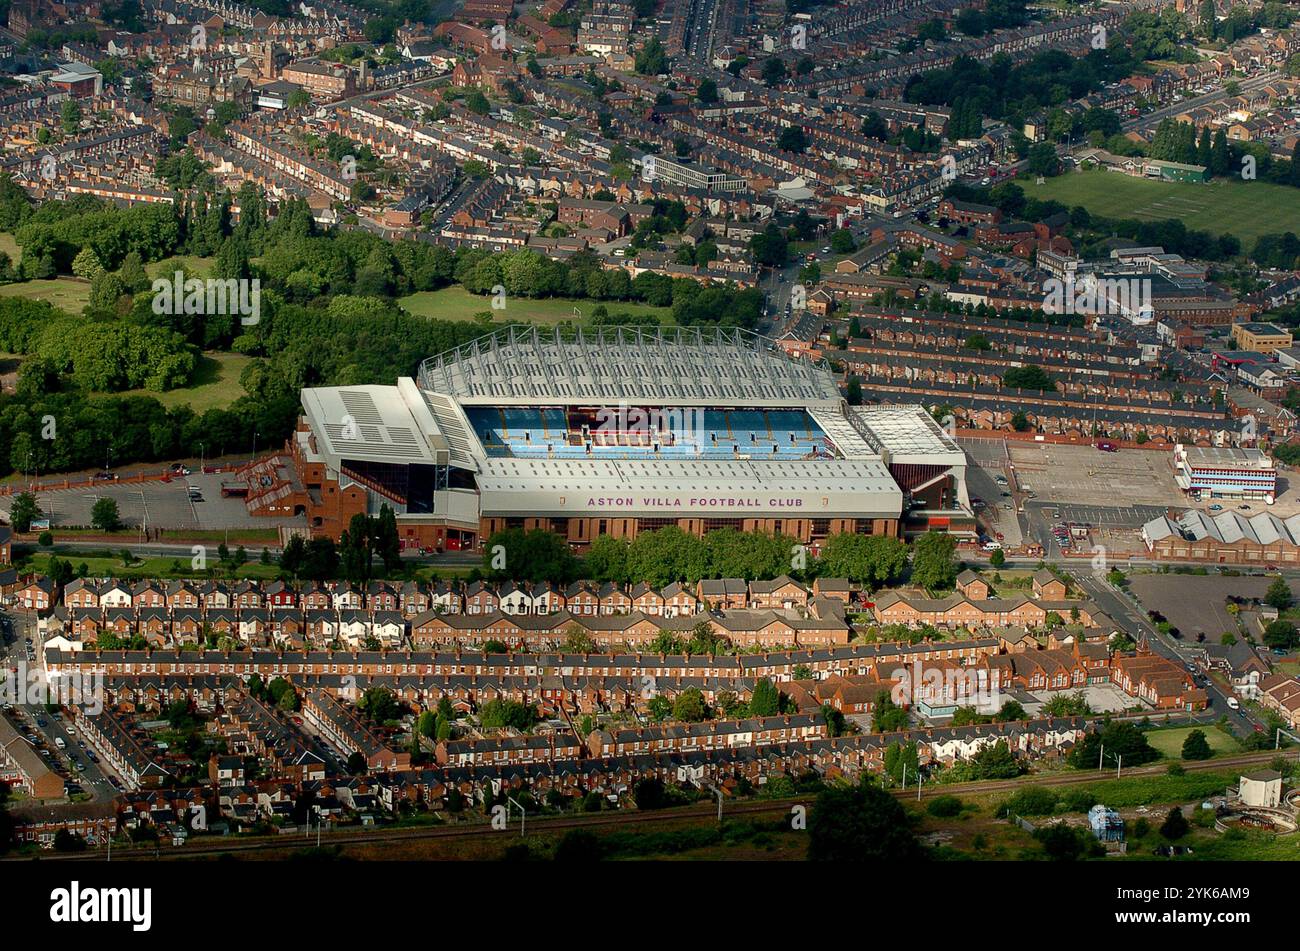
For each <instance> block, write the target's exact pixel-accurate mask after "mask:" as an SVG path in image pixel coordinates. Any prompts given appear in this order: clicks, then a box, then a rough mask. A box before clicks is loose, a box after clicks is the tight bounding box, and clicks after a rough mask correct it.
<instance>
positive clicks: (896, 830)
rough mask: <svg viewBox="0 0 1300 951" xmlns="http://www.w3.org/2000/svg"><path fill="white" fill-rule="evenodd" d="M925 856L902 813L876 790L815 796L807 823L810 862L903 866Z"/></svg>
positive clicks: (890, 798)
mask: <svg viewBox="0 0 1300 951" xmlns="http://www.w3.org/2000/svg"><path fill="white" fill-rule="evenodd" d="M923 857H924V852H923V850H922V848H921V846H920V844H919V843H918V842H917V840H916V836H915V835H914V834H913V832H912V829H911V825H910V824H909V822H908V818H907V813H906V812H904V811H903V807H902V806H901V805H899V803H898V800H897V799H895V798H894V797H893V796H892V795H890V794H889V793H887V792H886V791H885V790H883V789H881V788H880V787H878V786H871V785H858V786H852V787H847V788H845V787H840V786H832V787H829V788H827V789H824V790H822V791H821V792H820V793H819V794H818V795H817V801H816V803H815V804H814V805H813V811H812V816H810V817H809V820H808V859H809V860H810V861H814V862H836V861H841V862H872V861H884V862H890V861H908V860H914V859H919V858H923Z"/></svg>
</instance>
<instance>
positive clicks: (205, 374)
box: [118, 351, 253, 416]
mask: <svg viewBox="0 0 1300 951" xmlns="http://www.w3.org/2000/svg"><path fill="white" fill-rule="evenodd" d="M252 362H253V358H252V357H249V356H245V355H244V354H242V353H221V352H215V351H214V352H212V353H203V354H200V355H199V359H198V363H197V364H196V365H195V367H194V375H193V376H192V377H191V378H190V385H189V386H183V387H179V388H177V389H174V390H166V391H164V392H162V393H155V392H153V391H152V390H126V391H124V392H122V393H121V394H118V395H120V396H151V397H153V398H154V399H156V400H157V401H158V402H159V403H161V404H162V405H163V406H165V407H166V408H167V409H173V408H175V407H177V406H186V405H187V406H189V407H190V409H192V410H194V412H195V413H197V414H198V415H200V416H202V415H203V414H204V413H206V412H207V411H208V410H210V409H225V408H226V407H228V406H230V404H231V403H233V402H235V400H237V399H239V398H240V397H241V396H246V395H247V391H246V390H245V389H244V387H243V386H242V385H240V382H239V376H240V374H241V373H243V372H244V368H245V367H246V366H248V365H249V364H250V363H252Z"/></svg>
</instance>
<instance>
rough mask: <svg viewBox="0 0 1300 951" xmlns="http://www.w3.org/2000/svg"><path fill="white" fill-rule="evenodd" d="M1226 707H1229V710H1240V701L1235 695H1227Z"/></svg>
mask: <svg viewBox="0 0 1300 951" xmlns="http://www.w3.org/2000/svg"><path fill="white" fill-rule="evenodd" d="M1228 709H1229V710H1240V709H1241V701H1240V700H1238V699H1237V698H1236V697H1229V698H1228Z"/></svg>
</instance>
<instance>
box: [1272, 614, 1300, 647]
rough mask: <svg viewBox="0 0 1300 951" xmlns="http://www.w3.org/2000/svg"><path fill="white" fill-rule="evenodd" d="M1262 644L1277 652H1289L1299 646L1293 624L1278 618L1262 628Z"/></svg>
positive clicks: (1298, 639) (1298, 637)
mask: <svg viewBox="0 0 1300 951" xmlns="http://www.w3.org/2000/svg"><path fill="white" fill-rule="evenodd" d="M1264 643H1265V644H1267V645H1268V646H1269V647H1273V648H1276V649H1278V650H1291V649H1292V648H1294V647H1296V646H1297V645H1300V635H1297V634H1296V626H1295V625H1294V624H1292V623H1291V622H1290V621H1287V620H1283V619H1282V618H1278V619H1277V620H1276V621H1272V622H1270V623H1269V625H1268V627H1266V628H1264Z"/></svg>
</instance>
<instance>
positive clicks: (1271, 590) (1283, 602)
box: [1264, 575, 1291, 611]
mask: <svg viewBox="0 0 1300 951" xmlns="http://www.w3.org/2000/svg"><path fill="white" fill-rule="evenodd" d="M1264 603H1265V604H1271V605H1272V606H1273V607H1275V608H1277V609H1278V610H1279V611H1285V610H1286V609H1287V608H1289V607H1291V586H1290V585H1288V584H1287V583H1286V579H1285V578H1283V577H1282V576H1281V575H1278V576H1277V577H1276V578H1274V579H1273V583H1272V584H1270V585H1269V586H1268V591H1267V593H1265V595H1264Z"/></svg>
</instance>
